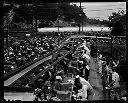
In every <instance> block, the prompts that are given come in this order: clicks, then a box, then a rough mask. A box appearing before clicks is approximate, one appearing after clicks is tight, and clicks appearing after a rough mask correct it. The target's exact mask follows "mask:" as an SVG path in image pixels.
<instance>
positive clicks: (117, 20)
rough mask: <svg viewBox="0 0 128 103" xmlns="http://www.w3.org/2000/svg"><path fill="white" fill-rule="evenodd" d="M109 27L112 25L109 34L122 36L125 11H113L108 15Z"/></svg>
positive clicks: (124, 26)
mask: <svg viewBox="0 0 128 103" xmlns="http://www.w3.org/2000/svg"><path fill="white" fill-rule="evenodd" d="M108 26H109V27H113V28H112V31H111V34H112V35H113V36H124V35H125V28H126V14H125V12H124V11H123V10H122V11H118V13H116V12H114V13H112V15H111V16H110V17H109V23H108Z"/></svg>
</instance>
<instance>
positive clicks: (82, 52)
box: [4, 35, 120, 101]
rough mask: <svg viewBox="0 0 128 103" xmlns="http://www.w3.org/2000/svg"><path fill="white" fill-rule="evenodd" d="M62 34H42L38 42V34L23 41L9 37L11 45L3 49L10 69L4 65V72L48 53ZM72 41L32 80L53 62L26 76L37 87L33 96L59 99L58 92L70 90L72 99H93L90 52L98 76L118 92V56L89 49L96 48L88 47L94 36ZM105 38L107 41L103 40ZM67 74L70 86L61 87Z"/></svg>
mask: <svg viewBox="0 0 128 103" xmlns="http://www.w3.org/2000/svg"><path fill="white" fill-rule="evenodd" d="M63 38H64V36H62V37H60V38H59V39H57V38H56V37H54V36H51V35H50V36H44V37H43V38H42V41H43V42H41V38H37V37H34V38H29V39H28V38H27V39H25V40H23V41H18V40H12V41H11V42H12V43H11V45H10V47H9V48H8V49H5V50H4V51H5V53H4V56H5V64H7V63H9V62H10V63H11V67H10V68H9V69H7V67H5V68H4V71H5V73H8V72H9V70H10V71H12V70H15V68H16V67H19V66H20V65H22V64H24V63H26V62H30V61H32V60H35V59H37V58H39V57H41V56H43V55H45V54H48V53H49V52H50V51H52V50H54V49H56V47H57V46H59V45H60V44H59V43H58V42H59V41H60V40H62V39H63ZM73 41H74V43H75V44H74V45H73V52H72V53H69V54H68V55H67V56H66V57H65V58H64V59H62V60H61V61H59V62H58V63H57V64H55V65H53V66H52V67H51V68H50V69H49V70H48V71H47V72H46V73H45V74H43V75H41V76H40V77H39V78H38V79H36V80H35V81H34V84H30V83H29V81H31V80H32V79H33V77H35V76H36V75H37V74H38V73H40V72H41V71H42V70H44V69H45V68H47V67H49V66H50V65H51V64H52V63H51V62H47V63H45V64H43V66H42V68H40V69H39V70H38V71H37V72H35V73H33V74H32V75H30V77H29V78H28V84H27V86H29V87H33V88H36V89H35V91H34V95H36V97H37V98H36V100H41V101H45V100H53V101H61V99H60V98H59V95H60V94H65V95H68V94H69V97H70V96H71V99H72V100H75V101H76V100H93V97H94V96H95V92H94V90H93V85H91V83H90V82H89V75H90V68H91V66H90V62H91V61H90V58H91V56H92V57H93V58H97V59H98V62H97V64H98V70H97V73H98V74H100V75H101V77H103V76H104V77H105V80H104V81H105V83H104V85H105V87H106V88H105V89H108V88H109V87H113V88H115V90H118V91H117V92H118V93H119V92H120V83H119V81H120V76H119V74H118V72H117V71H116V70H117V69H116V68H118V66H119V65H120V60H119V59H117V60H116V59H114V58H112V57H109V56H108V55H104V54H103V55H102V53H101V52H100V51H95V52H93V53H92V51H93V50H92V49H95V48H94V47H91V45H93V43H94V40H93V39H82V38H78V39H73ZM98 42H101V44H103V43H102V42H104V40H103V39H101V40H98ZM105 42H109V41H106V40H105ZM69 48H70V47H69ZM44 50H45V52H43V51H44ZM95 55H96V57H95ZM19 59H20V60H19ZM18 61H20V62H18ZM70 74H71V75H70ZM66 77H70V80H68V81H67V82H68V83H69V84H71V85H70V86H71V88H72V90H69V91H64V90H63V89H62V82H63V81H64V79H65V78H66ZM58 94H59V95H58ZM108 95H109V93H108ZM117 99H118V98H117Z"/></svg>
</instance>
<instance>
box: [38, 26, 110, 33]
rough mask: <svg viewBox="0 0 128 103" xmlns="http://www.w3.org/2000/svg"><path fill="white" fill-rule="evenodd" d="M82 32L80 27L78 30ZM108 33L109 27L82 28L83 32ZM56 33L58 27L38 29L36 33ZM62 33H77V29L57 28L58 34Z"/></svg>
mask: <svg viewBox="0 0 128 103" xmlns="http://www.w3.org/2000/svg"><path fill="white" fill-rule="evenodd" d="M80 29H81V30H80V31H82V27H81V28H80ZM91 30H93V31H101V30H102V31H110V28H109V27H83V31H91ZM53 31H54V32H58V27H54V28H38V32H53ZM64 31H69V32H78V31H79V27H62V28H59V32H64Z"/></svg>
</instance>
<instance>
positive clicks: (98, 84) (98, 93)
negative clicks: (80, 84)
mask: <svg viewBox="0 0 128 103" xmlns="http://www.w3.org/2000/svg"><path fill="white" fill-rule="evenodd" d="M98 70H99V66H98V59H97V58H93V57H90V71H89V83H90V85H91V86H92V87H93V89H94V93H95V96H94V98H93V99H94V100H103V99H104V97H103V92H102V90H103V83H102V79H101V75H100V74H99V73H98Z"/></svg>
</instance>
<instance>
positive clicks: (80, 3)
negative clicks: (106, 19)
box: [79, 2, 81, 35]
mask: <svg viewBox="0 0 128 103" xmlns="http://www.w3.org/2000/svg"><path fill="white" fill-rule="evenodd" d="M79 12H80V13H79V35H80V26H81V2H80V11H79Z"/></svg>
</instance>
